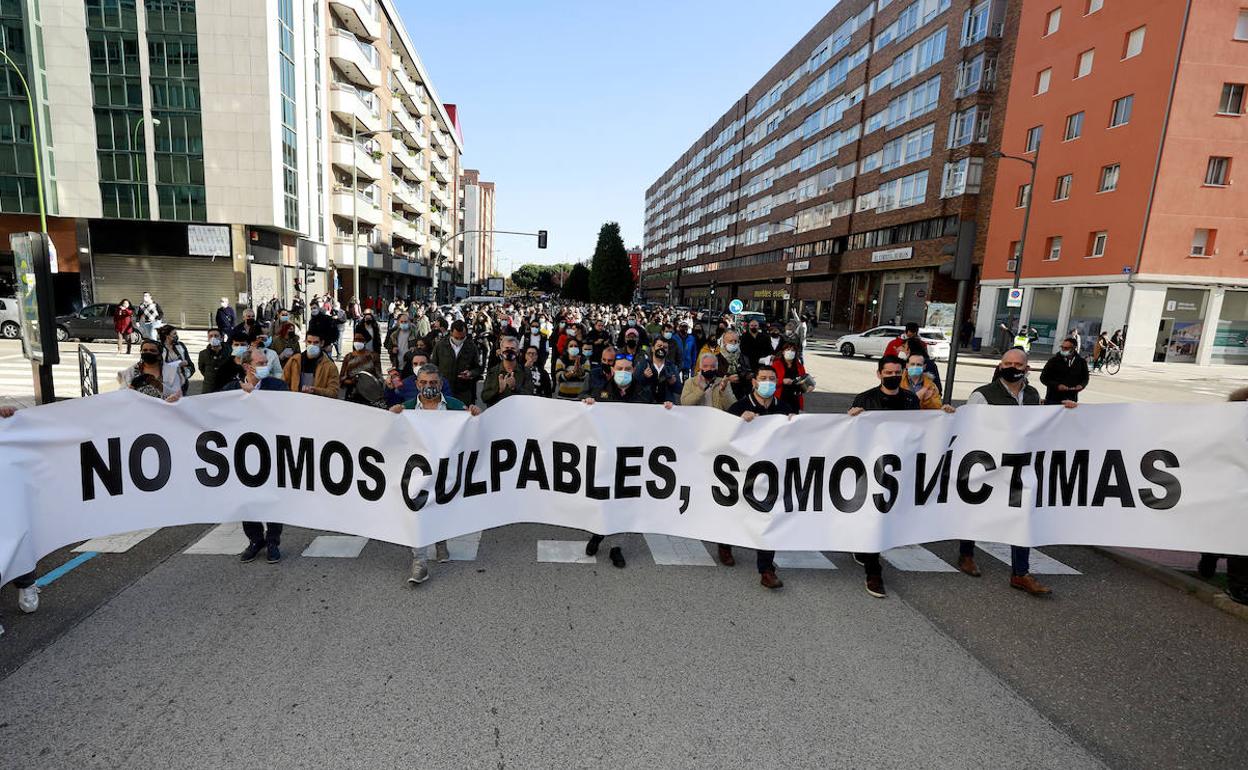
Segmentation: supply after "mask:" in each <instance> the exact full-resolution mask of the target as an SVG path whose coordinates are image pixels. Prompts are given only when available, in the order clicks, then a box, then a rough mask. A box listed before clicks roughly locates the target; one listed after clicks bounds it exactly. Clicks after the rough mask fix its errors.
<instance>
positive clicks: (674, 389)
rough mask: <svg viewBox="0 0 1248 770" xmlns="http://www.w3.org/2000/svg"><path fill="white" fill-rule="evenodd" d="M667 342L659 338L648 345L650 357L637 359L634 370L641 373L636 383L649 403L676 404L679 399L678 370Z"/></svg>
mask: <svg viewBox="0 0 1248 770" xmlns="http://www.w3.org/2000/svg"><path fill="white" fill-rule="evenodd" d="M670 350H671V349H670V347H669V345H668V341H667V340H665V339H663V338H662V337H659V338H657V339H655V340H654V341H653V342H651V343H650V355H649V356H648V357H646V356H643V357H641V358H640V359H637V362H636V366H635V367H634V369H635V370H636V371H638V372H640V373H641V376H640V377H639V378H638V383H639V385H640V386H641V389H642V392H643V393H647V394H649V396H650V401H651V402H652V403H655V404H661V403H663V402H665V401H670V402H673V403H674V402H678V401H680V397H681V386H680V368H679V367H677V366H676V363H675V362H674V361H672V360H671V356H670V355H669V352H670Z"/></svg>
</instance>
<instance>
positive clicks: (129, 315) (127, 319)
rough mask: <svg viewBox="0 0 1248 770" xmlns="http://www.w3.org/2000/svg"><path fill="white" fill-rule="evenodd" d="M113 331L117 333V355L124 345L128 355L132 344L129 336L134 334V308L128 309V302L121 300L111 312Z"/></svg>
mask: <svg viewBox="0 0 1248 770" xmlns="http://www.w3.org/2000/svg"><path fill="white" fill-rule="evenodd" d="M113 331H115V332H117V355H121V345H122V343H123V342H124V343H125V345H126V355H130V348H131V346H132V345H133V344H134V341H133V339H132V337H131V335H133V334H134V308H132V307H130V300H128V299H123V300H122V301H121V302H119V303H117V309H116V310H115V311H113Z"/></svg>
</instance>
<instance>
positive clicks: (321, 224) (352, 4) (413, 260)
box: [0, 0, 462, 325]
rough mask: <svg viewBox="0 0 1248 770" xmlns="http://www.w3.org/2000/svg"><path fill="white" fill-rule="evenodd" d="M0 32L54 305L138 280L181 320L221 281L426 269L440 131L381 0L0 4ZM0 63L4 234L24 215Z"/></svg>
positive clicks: (260, 293)
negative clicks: (50, 257)
mask: <svg viewBox="0 0 1248 770" xmlns="http://www.w3.org/2000/svg"><path fill="white" fill-rule="evenodd" d="M0 33H2V34H3V41H2V42H3V45H4V49H5V51H6V52H7V53H8V54H9V55H10V58H12V59H13V60H14V63H15V64H16V65H17V67H18V68H19V69H20V70H21V71H22V73H23V74H24V75H25V76H26V80H27V82H28V83H30V85H31V97H32V99H33V101H34V104H35V108H36V110H35V111H36V116H37V121H38V123H37V128H38V135H39V138H40V140H41V141H40V151H41V160H42V163H41V168H42V170H43V171H44V174H43V190H44V193H45V199H46V205H47V211H48V213H49V215H50V216H49V231H50V233H51V235H52V238H53V241H54V243H55V244H56V246H57V250H58V255H59V257H60V263H61V269H62V271H63V273H65V275H64V277H63V278H62V279H60V282H59V285H58V288H59V289H61V291H60V297H59V302H60V303H61V304H62V305H68V304H70V303H72V304H75V305H77V304H91V303H92V302H115V301H117V300H118V299H119V298H121V297H123V296H126V297H130V298H131V299H134V298H136V297H137V296H138V295H141V294H142V293H143V292H144V291H151V292H152V293H153V294H154V295H156V297H157V298H158V299H159V300H160V301H161V304H162V305H163V307H164V309H165V311H166V313H167V314H168V315H169V316H170V319H171V320H172V321H174V322H175V323H186V324H190V325H203V324H205V323H206V322H207V319H208V318H209V317H210V314H211V312H212V311H213V310H214V309H215V307H216V306H217V302H218V300H219V299H220V298H221V297H228V298H231V300H232V301H234V302H236V303H238V304H239V305H249V304H252V305H259V304H261V303H264V302H267V301H269V300H271V299H274V298H277V299H278V300H279V301H281V302H289V301H290V300H291V299H293V297H294V296H295V294H296V293H297V292H299V291H307V292H315V293H319V292H324V291H334V290H337V291H338V293H339V295H340V296H341V297H342V298H344V299H345V298H346V297H348V296H351V295H353V294H354V293H355V292H356V287H355V286H353V285H352V283H353V273H354V268H355V266H356V262H357V261H358V262H359V267H360V273H361V283H362V285H361V286H360V287H359V290H360V292H361V293H371V294H373V295H379V294H380V295H385V294H393V293H402V294H408V293H413V294H414V293H417V292H418V290H419V289H420V288H421V287H427V286H429V285H430V284H431V283H432V269H433V267H432V266H433V265H434V264H436V262H437V260H438V257H439V254H440V248H439V247H440V244H441V243H442V238H443V236H445V235H448V234H451V233H453V232H454V228H455V221H454V218H453V217H452V216H451V215H450V213H449V209H450V208H451V203H452V201H454V200H455V194H456V193H455V185H456V179H457V178H458V167H459V156H460V152H461V150H462V144H461V142H460V140H459V138H458V133H457V132H456V131H455V129H454V126H453V125H452V120H451V118H450V116H449V114H448V113H447V111H446V109H445V107H444V106H443V105H442V103H441V101H440V99H439V98H438V96H437V93H436V91H434V89H433V87H432V86H431V85H430V83H429V79H428V76H427V73H426V71H425V69H424V66H423V64H422V63H421V61H420V58H419V56H418V55H417V53H416V51H415V48H414V47H413V45H412V43H411V40H410V39H409V37H408V35H407V32H406V30H405V29H404V27H403V24H402V21H401V19H400V18H399V16H398V14H397V11H396V10H395V7H394V5H393V3H392V2H391V0H312V1H311V2H296V0H275V2H247V3H238V2H234V3H224V2H209V1H208V0H0ZM9 73H10V76H9V77H8V78H6V79H5V81H4V82H5V88H4V90H3V91H2V92H0V101H2V102H3V109H0V168H3V169H4V171H5V173H3V174H0V228H3V229H4V233H0V235H4V236H7V234H9V233H11V232H16V231H21V230H37V229H38V228H39V222H38V217H37V216H36V214H37V212H38V202H37V197H38V196H37V195H36V194H35V193H36V192H37V190H38V184H37V182H36V179H35V175H34V169H33V158H34V154H33V153H34V147H33V144H32V138H33V134H32V131H31V126H30V125H29V123H30V122H29V120H28V119H27V118H26V116H27V114H28V113H27V103H26V95H25V93H24V92H23V91H22V90H21V89H20V81H19V80H18V79H17V78H16V77H15V76H14V73H13V72H12V68H9ZM353 136H354V142H355V145H354V146H353V145H352V141H353ZM6 159H7V160H6ZM9 168H11V169H12V173H9ZM353 233H355V236H354V237H355V240H354V242H353V241H352V238H353ZM0 246H7V238H2V239H0ZM446 251H448V252H449V247H447V248H446ZM8 259H9V260H11V256H9V257H8ZM6 261H7V260H0V274H2V273H3V272H4V271H5V269H7V270H9V271H10V275H11V270H12V267H11V264H6ZM71 287H72V288H76V289H77V291H71V290H70V289H71Z"/></svg>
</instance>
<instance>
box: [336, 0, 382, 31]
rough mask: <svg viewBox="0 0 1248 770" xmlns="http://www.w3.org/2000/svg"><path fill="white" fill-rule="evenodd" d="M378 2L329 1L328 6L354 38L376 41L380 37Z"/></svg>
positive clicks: (366, 0)
mask: <svg viewBox="0 0 1248 770" xmlns="http://www.w3.org/2000/svg"><path fill="white" fill-rule="evenodd" d="M378 2H380V0H329V6H330V8H332V9H333V10H334V11H335V12H336V13H337V15H338V18H339V19H341V20H342V23H343V24H345V25H346V27H347V29H348V30H350V31H351V33H352V34H354V35H355V36H356V37H360V38H364V39H365V40H376V39H377V38H379V37H381V18H380V13H381V8H380V7H379V6H378Z"/></svg>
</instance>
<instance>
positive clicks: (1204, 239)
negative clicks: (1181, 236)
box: [1191, 228, 1218, 257]
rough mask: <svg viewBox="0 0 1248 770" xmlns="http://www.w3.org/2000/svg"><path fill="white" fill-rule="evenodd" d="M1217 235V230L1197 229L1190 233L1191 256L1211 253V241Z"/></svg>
mask: <svg viewBox="0 0 1248 770" xmlns="http://www.w3.org/2000/svg"><path fill="white" fill-rule="evenodd" d="M1217 236H1218V231H1217V230H1206V229H1204V228H1201V229H1198V230H1197V231H1196V232H1194V233H1192V251H1191V256H1193V257H1208V256H1212V255H1213V253H1214V252H1213V242H1214V240H1215V239H1216V238H1217Z"/></svg>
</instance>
